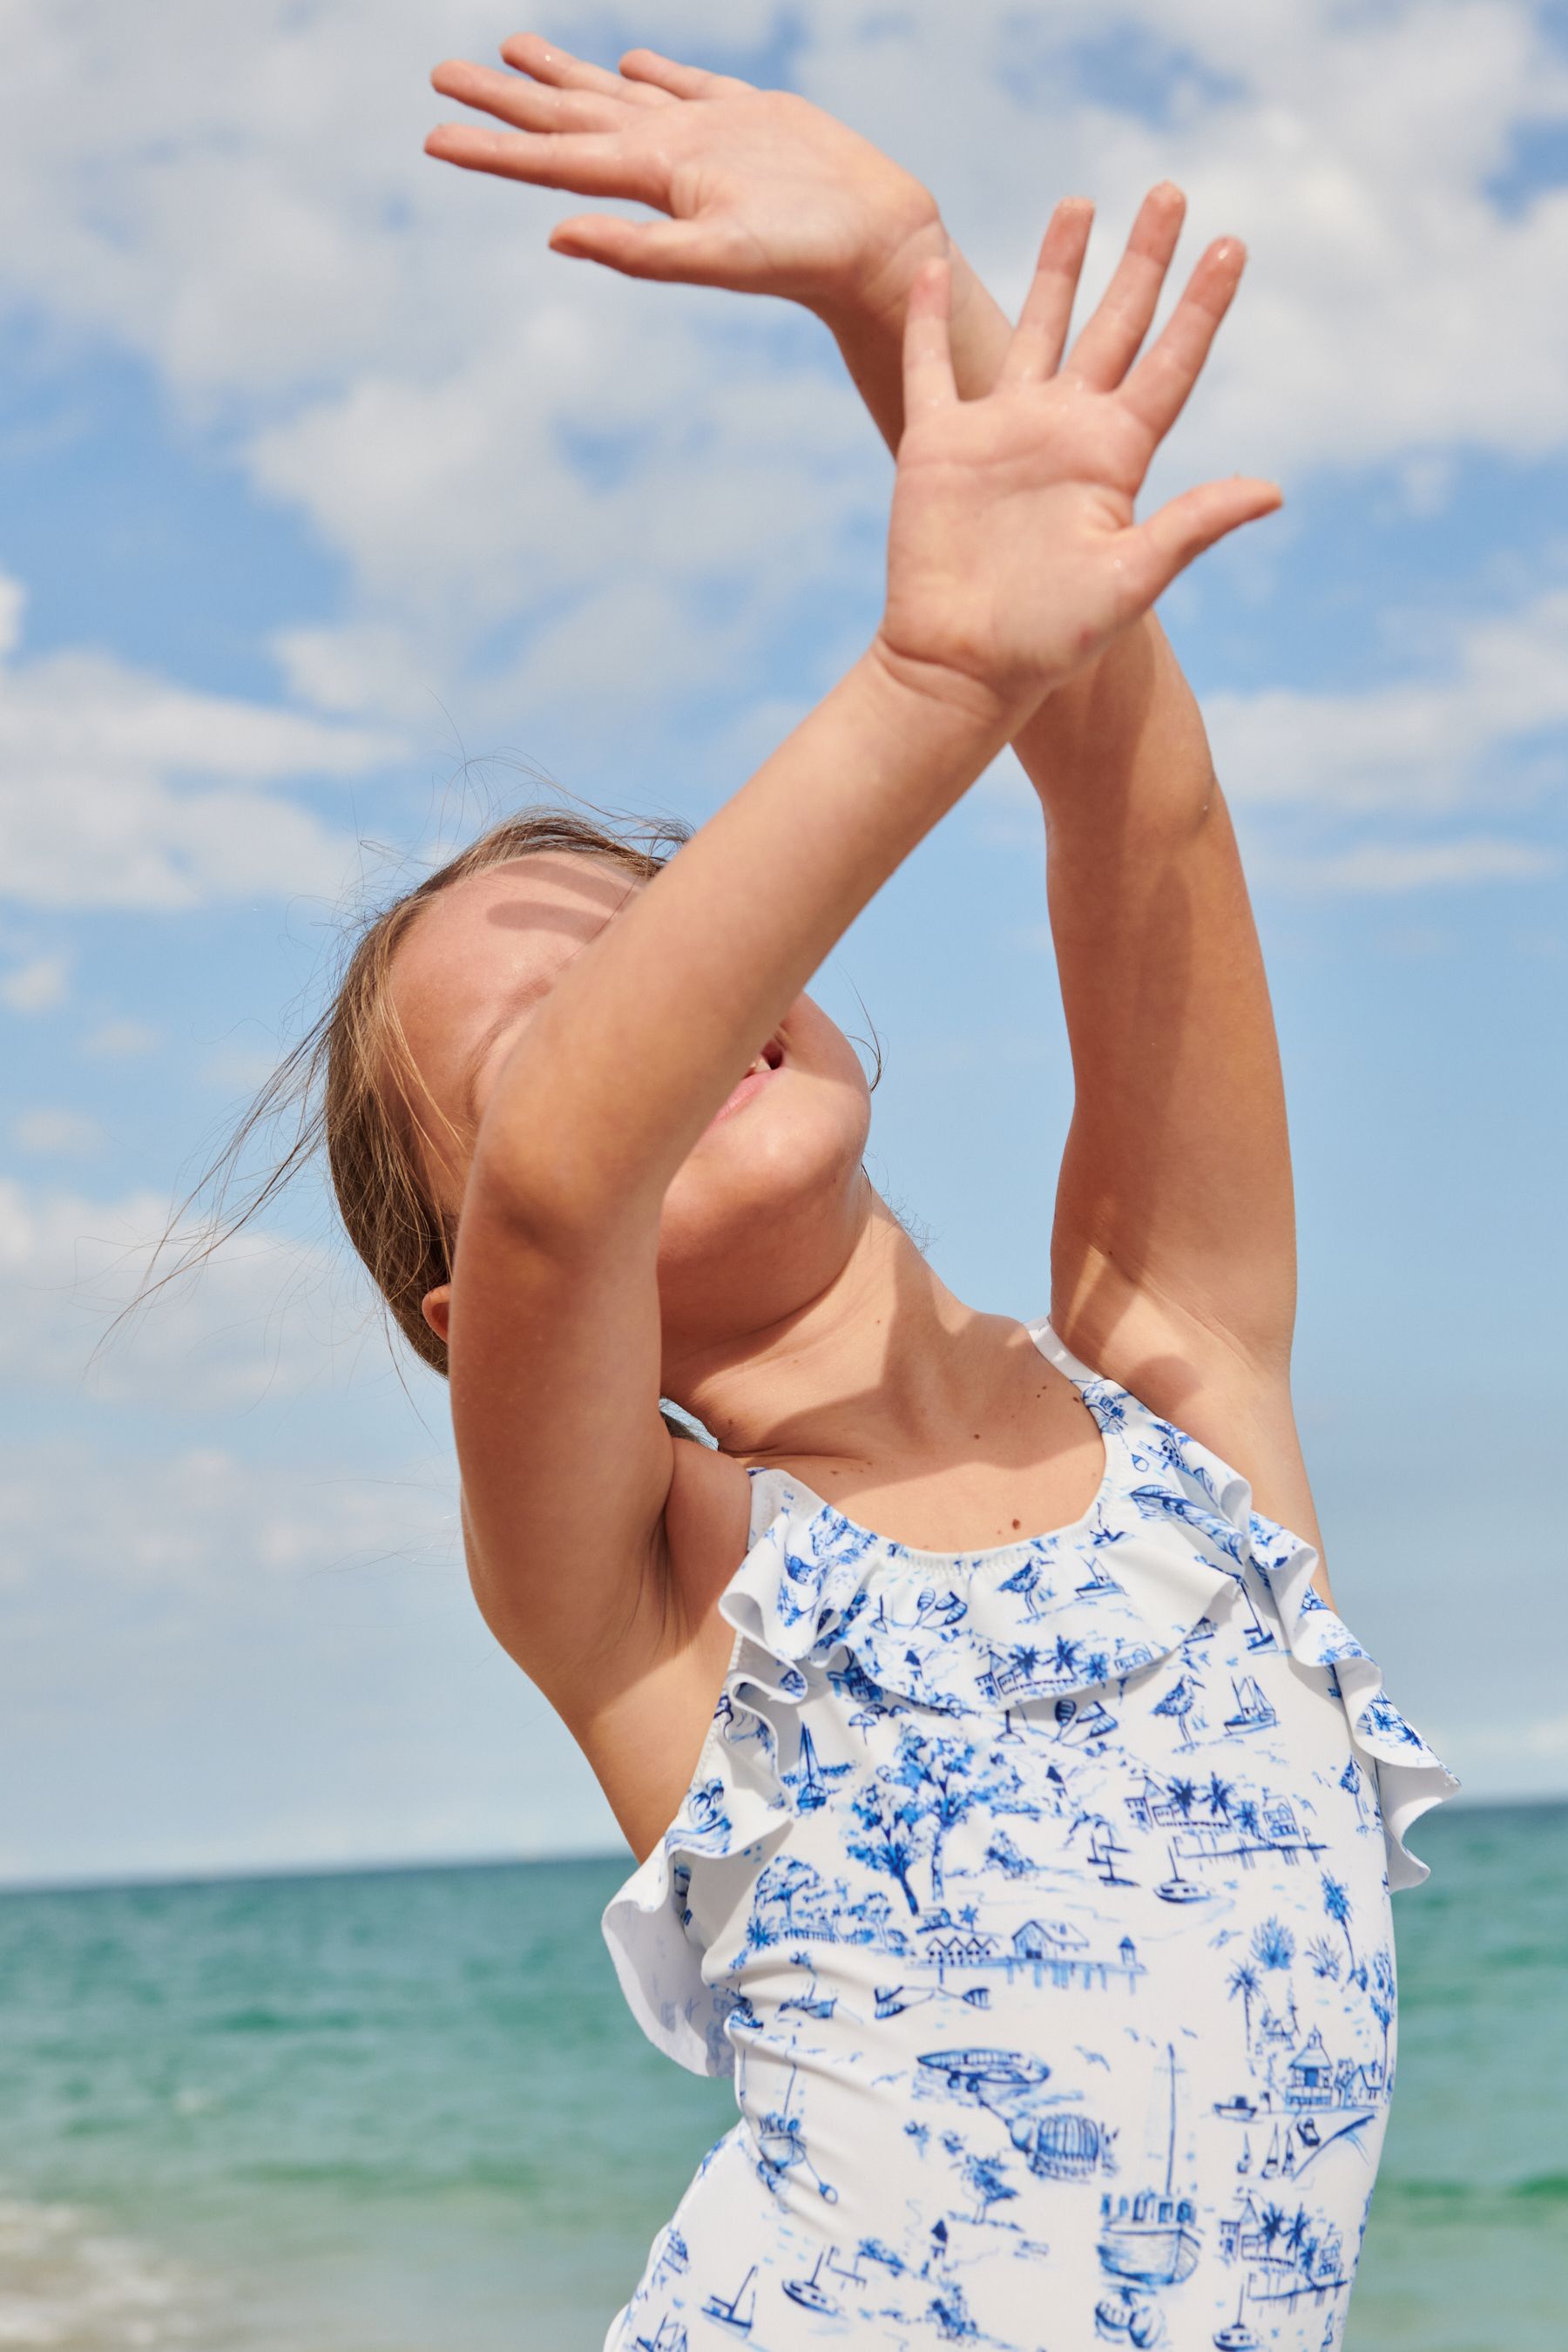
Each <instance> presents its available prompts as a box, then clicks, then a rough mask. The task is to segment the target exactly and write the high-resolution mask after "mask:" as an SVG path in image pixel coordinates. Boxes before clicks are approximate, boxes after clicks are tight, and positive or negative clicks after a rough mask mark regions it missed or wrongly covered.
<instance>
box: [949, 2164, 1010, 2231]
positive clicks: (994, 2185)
mask: <svg viewBox="0 0 1568 2352" xmlns="http://www.w3.org/2000/svg"><path fill="white" fill-rule="evenodd" d="M962 2169H963V2178H964V2180H965V2182H966V2183H967V2184H968V2188H969V2193H970V2195H971V2196H972V2197H973V2199H974V2200H975V2203H976V2204H977V2206H978V2207H979V2210H978V2212H977V2213H976V2214H975V2216H974V2218H975V2220H976V2221H984V2219H985V2217H986V2215H987V2213H989V2211H990V2210H991V2208H992V2206H993V2205H999V2204H1001V2203H1002V2202H1003V2201H1004V2200H1005V2199H1006V2198H1009V2197H1016V2195H1017V2194H1018V2192H1017V2190H1016V2189H1009V2187H1008V2186H1007V2181H1006V2177H1005V2176H1006V2167H1005V2165H1004V2164H1003V2161H1002V2159H1001V2158H1000V2157H999V2156H971V2157H966V2158H965V2159H964V2162H963V2168H962Z"/></svg>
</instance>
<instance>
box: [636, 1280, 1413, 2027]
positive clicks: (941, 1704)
mask: <svg viewBox="0 0 1568 2352" xmlns="http://www.w3.org/2000/svg"><path fill="white" fill-rule="evenodd" d="M1029 1328H1030V1329H1031V1332H1032V1334H1033V1336H1034V1337H1035V1339H1036V1341H1037V1345H1038V1346H1039V1347H1040V1349H1041V1352H1042V1353H1043V1354H1045V1355H1047V1356H1048V1357H1049V1358H1050V1360H1052V1361H1053V1362H1054V1363H1056V1364H1057V1366H1058V1369H1059V1370H1062V1371H1064V1372H1066V1373H1067V1374H1068V1377H1069V1378H1070V1379H1072V1380H1074V1381H1076V1382H1077V1384H1078V1386H1079V1389H1080V1391H1081V1392H1082V1394H1083V1399H1084V1402H1085V1403H1086V1404H1087V1405H1088V1406H1089V1410H1090V1412H1092V1413H1093V1414H1094V1416H1095V1419H1096V1421H1097V1423H1099V1426H1100V1434H1101V1436H1102V1438H1103V1440H1104V1443H1105V1454H1106V1465H1105V1476H1104V1479H1103V1481H1102V1483H1101V1486H1100V1493H1099V1495H1098V1496H1097V1497H1096V1500H1095V1502H1094V1504H1093V1505H1092V1506H1091V1507H1090V1509H1089V1512H1087V1513H1086V1514H1085V1515H1084V1517H1083V1518H1082V1519H1080V1520H1079V1521H1077V1522H1076V1523H1075V1524H1074V1525H1073V1526H1072V1527H1070V1528H1060V1529H1058V1530H1057V1531H1056V1532H1055V1533H1053V1534H1051V1535H1048V1536H1045V1537H1040V1538H1034V1539H1032V1540H1027V1541H1024V1542H1021V1543H1017V1544H1009V1545H1002V1546H998V1547H996V1548H995V1549H992V1550H989V1551H982V1552H978V1553H973V1554H970V1555H967V1556H961V1555H952V1556H949V1555H944V1554H936V1553H929V1552H921V1551H919V1550H916V1549H912V1548H911V1547H909V1546H905V1545H901V1544H898V1543H894V1542H892V1541H890V1540H889V1539H888V1538H885V1537H881V1536H878V1535H874V1534H872V1533H871V1532H870V1531H869V1530H868V1529H867V1528H861V1527H858V1526H857V1525H856V1523H855V1522H854V1521H853V1520H850V1519H847V1518H846V1517H844V1515H843V1514H842V1513H841V1512H839V1511H837V1510H835V1509H834V1508H833V1507H832V1506H831V1505H829V1504H827V1503H826V1502H824V1501H823V1500H822V1498H821V1497H820V1496H816V1495H814V1494H813V1493H812V1492H811V1490H810V1489H809V1488H807V1487H805V1486H803V1485H801V1483H800V1482H799V1481H798V1480H796V1479H794V1478H792V1477H790V1476H789V1475H788V1474H787V1473H785V1472H784V1471H779V1470H763V1471H757V1472H753V1473H752V1516H751V1537H752V1539H751V1542H750V1545H749V1548H748V1549H747V1553H746V1557H745V1559H743V1560H742V1563H741V1565H740V1567H739V1569H738V1570H736V1572H735V1575H734V1577H733V1578H732V1579H731V1582H730V1585H729V1586H728V1588H727V1589H726V1591H724V1593H723V1594H722V1596H721V1599H720V1601H719V1612H720V1615H721V1617H722V1618H723V1619H724V1620H725V1622H726V1623H728V1624H729V1625H731V1626H732V1627H733V1628H734V1632H735V1641H734V1646H733V1648H732V1650H731V1657H730V1664H729V1668H728V1670H727V1672H726V1675H725V1678H724V1685H723V1689H722V1691H721V1696H720V1698H719V1703H718V1706H717V1707H716V1708H715V1710H714V1714H713V1719H712V1722H711V1723H710V1726H709V1729H708V1734H707V1737H706V1738H705V1740H704V1742H703V1747H702V1752H701V1754H700V1757H699V1759H698V1763H697V1768H696V1770H695V1772H694V1773H693V1775H692V1779H691V1783H690V1786H689V1789H688V1790H687V1794H686V1796H685V1799H684V1800H683V1801H682V1803H681V1807H680V1810H679V1812H678V1814H677V1815H676V1818H675V1820H674V1821H673V1822H671V1823H670V1825H669V1827H668V1830H667V1831H666V1832H665V1833H664V1836H663V1837H662V1838H661V1839H660V1841H659V1843H658V1845H657V1846H655V1848H654V1849H653V1851H652V1853H650V1854H649V1855H648V1856H647V1860H646V1861H645V1862H644V1863H643V1864H641V1866H640V1867H639V1868H638V1869H637V1871H636V1872H634V1874H632V1876H631V1877H630V1878H629V1879H628V1880H627V1881H626V1885H624V1886H622V1887H621V1889H620V1890H619V1892H618V1893H617V1894H616V1895H615V1896H614V1897H613V1898H612V1900H611V1902H610V1904H609V1905H608V1906H607V1907H606V1909H605V1914H604V1921H603V1926H604V1933H605V1941H606V1943H607V1944H608V1946H609V1949H610V1954H611V1957H612V1958H613V1960H614V1962H615V1966H616V1973H617V1975H618V1976H619V1979H620V1981H621V1986H622V1989H623V1990H624V1992H625V1994H626V2000H627V2003H628V2005H629V2006H630V2008H631V2010H632V2012H633V2014H634V2016H636V2018H637V2021H638V2023H639V2024H640V2025H641V2026H642V2029H643V2031H644V2032H645V2033H647V2036H648V2038H649V2039H650V2041H652V2042H655V2043H656V2044H657V2045H658V2047H659V2048H660V2049H662V2050H664V2051H665V2052H666V2053H668V2055H669V2056H670V2057H671V2058H673V2059H675V2060H676V2062H677V2063H679V2064H680V2065H682V2066H685V2067H687V2068H689V2070H690V2071H691V2072H692V2073H694V2074H726V2073H729V2072H731V2069H732V2065H733V2053H732V2050H731V2045H730V2042H729V2039H728V2036H727V2034H726V2032H725V2027H726V2022H727V2020H728V2019H729V2017H730V2016H731V2014H732V2012H733V2011H734V2008H735V2005H736V2004H735V1997H734V1996H733V1995H732V1994H731V1993H729V1992H728V1991H727V1990H725V1989H724V1988H723V1987H722V1986H721V1985H714V1984H711V1983H710V1982H709V1981H708V1979H706V1977H705V1976H704V1973H703V1945H704V1935H703V1927H704V1924H705V1923H704V1922H701V1921H699V1920H697V1919H695V1918H694V1916H693V1911H692V1907H691V1902H690V1895H691V1888H692V1877H693V1872H694V1870H695V1869H696V1868H697V1867H698V1865H701V1866H702V1870H703V1874H704V1875H703V1885H704V1887H705V1888H706V1887H707V1885H708V1880H709V1874H710V1873H711V1874H722V1873H725V1872H726V1869H727V1866H728V1865H731V1864H732V1865H733V1866H734V1868H735V1869H736V1871H737V1872H738V1873H740V1874H741V1880H742V1883H741V1884H740V1885H736V1886H735V1887H734V1888H733V1889H730V1890H726V1889H725V1887H724V1886H723V1885H720V1884H718V1883H717V1882H716V1883H715V1884H714V1886H713V1889H712V1898H711V1899H712V1906H713V1908H714V1912H715V1915H716V1916H722V1915H723V1913H724V1911H725V1910H726V1909H727V1908H728V1904H727V1902H726V1900H725V1896H726V1893H727V1892H728V1894H729V1895H730V1897H731V1900H732V1899H734V1898H735V1897H737V1896H738V1895H739V1894H740V1893H741V1892H742V1891H743V1884H744V1882H746V1881H749V1879H750V1878H751V1877H752V1875H754V1873H755V1871H756V1869H757V1868H758V1867H759V1866H760V1865H761V1864H762V1863H763V1861H764V1860H765V1859H766V1858H767V1856H768V1855H769V1853H771V1852H772V1851H773V1849H774V1848H775V1847H776V1846H777V1845H778V1844H779V1843H781V1842H782V1841H783V1839H784V1837H785V1836H786V1835H787V1833H788V1831H789V1826H790V1823H791V1822H792V1820H793V1819H794V1816H795V1799H794V1796H793V1794H792V1791H791V1789H790V1786H789V1776H788V1775H787V1774H786V1773H785V1772H784V1769H782V1768H781V1765H780V1760H779V1751H780V1733H781V1729H782V1727H783V1725H784V1712H783V1711H784V1710H793V1709H795V1708H797V1707H799V1706H801V1704H802V1703H803V1701H804V1700H805V1697H806V1696H807V1693H808V1691H809V1689H810V1687H811V1680H810V1679H809V1678H808V1674H809V1676H810V1677H817V1676H823V1675H825V1676H826V1680H827V1682H828V1684H829V1685H831V1686H832V1687H833V1688H834V1689H835V1690H836V1691H837V1694H838V1695H839V1696H841V1697H842V1698H845V1699H846V1700H847V1701H849V1702H851V1703H852V1704H856V1705H875V1706H878V1707H879V1708H885V1709H890V1710H891V1711H893V1712H897V1711H898V1710H899V1709H900V1707H901V1706H918V1707H920V1708H921V1709H923V1710H930V1711H932V1712H935V1713H938V1714H951V1715H966V1714H973V1713H989V1714H994V1713H997V1712H998V1711H1001V1710H1005V1709H1006V1710H1012V1711H1014V1712H1019V1713H1028V1712H1031V1711H1035V1710H1043V1709H1048V1708H1053V1707H1056V1706H1058V1703H1059V1702H1063V1701H1069V1700H1074V1699H1076V1697H1077V1696H1078V1695H1079V1694H1081V1693H1083V1692H1085V1691H1092V1690H1095V1689H1098V1688H1100V1687H1102V1686H1104V1685H1108V1684H1111V1683H1124V1682H1125V1680H1126V1679H1127V1677H1128V1676H1129V1675H1132V1674H1134V1673H1137V1672H1139V1671H1140V1670H1141V1669H1142V1668H1143V1667H1145V1666H1148V1665H1151V1664H1154V1663H1155V1662H1156V1661H1157V1660H1159V1659H1161V1658H1163V1657H1165V1656H1168V1655H1169V1654H1170V1653H1171V1652H1172V1651H1173V1650H1175V1649H1177V1648H1179V1647H1180V1645H1181V1644H1182V1643H1184V1641H1186V1640H1187V1639H1188V1638H1189V1636H1190V1635H1192V1634H1193V1633H1195V1632H1196V1631H1198V1630H1199V1629H1200V1628H1201V1627H1202V1626H1203V1625H1204V1624H1205V1621H1210V1622H1212V1621H1213V1620H1214V1619H1215V1617H1216V1616H1219V1615H1223V1614H1224V1613H1226V1612H1228V1611H1229V1610H1230V1609H1233V1608H1237V1607H1247V1606H1250V1605H1252V1604H1251V1601H1250V1598H1249V1597H1248V1596H1247V1570H1248V1569H1249V1568H1251V1569H1252V1570H1255V1571H1256V1572H1257V1574H1258V1575H1259V1576H1260V1577H1261V1578H1262V1579H1263V1580H1265V1581H1266V1582H1267V1585H1268V1590H1269V1591H1270V1593H1271V1594H1272V1597H1273V1600H1274V1602H1275V1605H1276V1608H1277V1611H1278V1613H1279V1622H1280V1625H1281V1628H1282V1630H1283V1633H1284V1635H1285V1639H1286V1641H1287V1643H1288V1644H1289V1649H1290V1651H1291V1653H1292V1654H1293V1655H1294V1656H1295V1657H1296V1658H1298V1659H1299V1660H1300V1662H1301V1664H1303V1665H1306V1666H1310V1667H1313V1668H1317V1669H1326V1670H1327V1672H1328V1674H1329V1675H1330V1679H1331V1687H1332V1688H1333V1689H1334V1691H1335V1692H1336V1694H1337V1696H1339V1697H1340V1699H1341V1701H1342V1705H1343V1706H1344V1709H1345V1714H1346V1718H1347V1721H1348V1723H1349V1726H1350V1733H1351V1738H1352V1744H1353V1746H1354V1748H1356V1749H1357V1751H1358V1752H1359V1753H1360V1755H1361V1757H1362V1758H1363V1759H1364V1761H1365V1762H1366V1764H1367V1765H1368V1766H1369V1767H1370V1768H1371V1770H1372V1772H1373V1775H1374V1778H1375V1780H1376V1785H1377V1788H1378V1793H1379V1801H1380V1810H1381V1812H1382V1817H1383V1823H1384V1840H1385V1845H1386V1852H1387V1869H1388V1882H1389V1885H1390V1887H1391V1888H1394V1889H1397V1888H1400V1887H1405V1886H1416V1885H1420V1884H1421V1882H1422V1881H1423V1880H1424V1879H1425V1878H1426V1877H1428V1876H1429V1875H1430V1871H1429V1868H1428V1865H1427V1864H1426V1863H1424V1862H1423V1861H1421V1860H1420V1858H1419V1857H1418V1856H1417V1855H1415V1854H1413V1853H1409V1851H1408V1850H1407V1849H1406V1847H1405V1843H1404V1841H1405V1832H1407V1831H1408V1830H1409V1829H1410V1827H1411V1826H1412V1824H1413V1823H1414V1822H1415V1821H1416V1820H1418V1819H1419V1817H1420V1815H1421V1814H1423V1813H1424V1812H1426V1811H1428V1809H1429V1808H1430V1807H1431V1806H1433V1805H1436V1804H1438V1803H1440V1802H1441V1801H1442V1800H1443V1799H1444V1798H1445V1797H1447V1796H1451V1795H1452V1794H1453V1793H1454V1792H1455V1790H1457V1789H1458V1786H1459V1782H1458V1780H1456V1778H1455V1777H1454V1775H1453V1774H1452V1773H1451V1772H1450V1771H1449V1770H1448V1769H1447V1765H1445V1764H1444V1763H1442V1762H1441V1761H1440V1759H1438V1758H1437V1757H1436V1755H1435V1754H1434V1753H1433V1751H1432V1749H1431V1748H1428V1746H1427V1745H1426V1741H1425V1740H1424V1739H1423V1738H1422V1737H1421V1735H1420V1734H1419V1732H1417V1731H1416V1730H1415V1729H1414V1727H1412V1726H1411V1725H1410V1724H1409V1723H1407V1722H1406V1721H1405V1717H1403V1716H1402V1715H1401V1714H1400V1712H1399V1710H1398V1708H1397V1707H1396V1706H1394V1703H1393V1701H1392V1700H1391V1699H1390V1698H1389V1696H1388V1695H1387V1693H1386V1691H1385V1689H1384V1681H1383V1675H1382V1671H1381V1669H1380V1668H1379V1666H1378V1664H1377V1663H1376V1661H1375V1659H1373V1657H1372V1656H1371V1655H1370V1654H1368V1652H1367V1651H1366V1650H1364V1649H1363V1646H1362V1644H1361V1643H1359V1642H1358V1641H1357V1640H1356V1639H1355V1637H1354V1635H1353V1634H1352V1633H1351V1632H1350V1631H1349V1629H1348V1628H1347V1627H1346V1626H1345V1625H1344V1623H1343V1622H1342V1620H1341V1619H1340V1618H1339V1617H1338V1616H1337V1615H1336V1614H1335V1612H1333V1611H1332V1610H1331V1609H1330V1608H1329V1607H1328V1605H1327V1603H1326V1602H1325V1601H1323V1600H1322V1599H1321V1596H1320V1595H1319V1594H1318V1593H1317V1592H1315V1591H1313V1590H1312V1587H1311V1577H1312V1574H1313V1571H1314V1570H1315V1569H1316V1567H1317V1564H1318V1554H1317V1552H1316V1550H1315V1549H1313V1547H1312V1546H1311V1545H1310V1544H1308V1543H1305V1542H1303V1541H1302V1540H1301V1539H1300V1538H1299V1537H1296V1536H1293V1535H1291V1534H1290V1533H1289V1530H1288V1529H1286V1528H1281V1527H1279V1525H1278V1524H1277V1523H1276V1522H1275V1521H1274V1520H1272V1519H1268V1518H1266V1517H1264V1516H1263V1515H1262V1514H1261V1513H1260V1512H1257V1511H1255V1510H1254V1509H1253V1507H1252V1491H1251V1488H1250V1486H1248V1484H1247V1480H1246V1479H1245V1478H1243V1477H1242V1476H1240V1475H1239V1474H1238V1473H1237V1472H1236V1471H1234V1470H1232V1469H1231V1468H1230V1467H1229V1465H1227V1464H1226V1463H1224V1462H1222V1461H1221V1460H1220V1459H1219V1457H1218V1456H1217V1455H1215V1454H1211V1453H1210V1452H1209V1451H1208V1449H1207V1448H1206V1447H1205V1446H1203V1445H1200V1444H1198V1443H1197V1441H1196V1440H1195V1439H1194V1438H1192V1437H1189V1436H1188V1435H1187V1434H1186V1433H1184V1431H1182V1430H1179V1429H1177V1428H1175V1427H1174V1426H1173V1424H1172V1423H1168V1422H1164V1421H1162V1420H1161V1419H1160V1418H1159V1417H1158V1416H1157V1415H1156V1414H1154V1413H1152V1412H1150V1411H1149V1410H1148V1409H1147V1408H1146V1407H1145V1406H1142V1405H1141V1404H1139V1403H1138V1402H1137V1401H1136V1400H1135V1399H1134V1398H1132V1397H1131V1395H1130V1394H1129V1393H1128V1391H1126V1390H1124V1389H1121V1388H1119V1387H1117V1386H1116V1385H1115V1384H1114V1383H1113V1382H1111V1381H1105V1380H1102V1379H1100V1377H1099V1376H1098V1375H1096V1374H1095V1373H1092V1372H1090V1371H1089V1370H1088V1368H1087V1367H1086V1366H1084V1365H1082V1364H1080V1363H1079V1361H1078V1360H1077V1359H1076V1358H1075V1357H1073V1356H1071V1355H1070V1354H1069V1353H1068V1350H1067V1349H1065V1348H1064V1347H1062V1345H1061V1342H1060V1341H1059V1340H1058V1339H1057V1338H1056V1335H1055V1334H1054V1333H1053V1332H1052V1331H1051V1330H1050V1328H1049V1326H1048V1324H1036V1325H1031V1326H1030V1327H1029ZM759 1530H760V1532H759ZM819 1686H820V1685H819ZM794 1746H795V1742H794V1741H793V1740H792V1741H791V1742H790V1749H791V1752H793V1750H794ZM703 1907H704V1908H705V1909H706V1908H708V1905H707V1903H706V1902H705V1903H704V1906H703ZM706 1924H709V1925H710V1924H711V1923H706Z"/></svg>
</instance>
